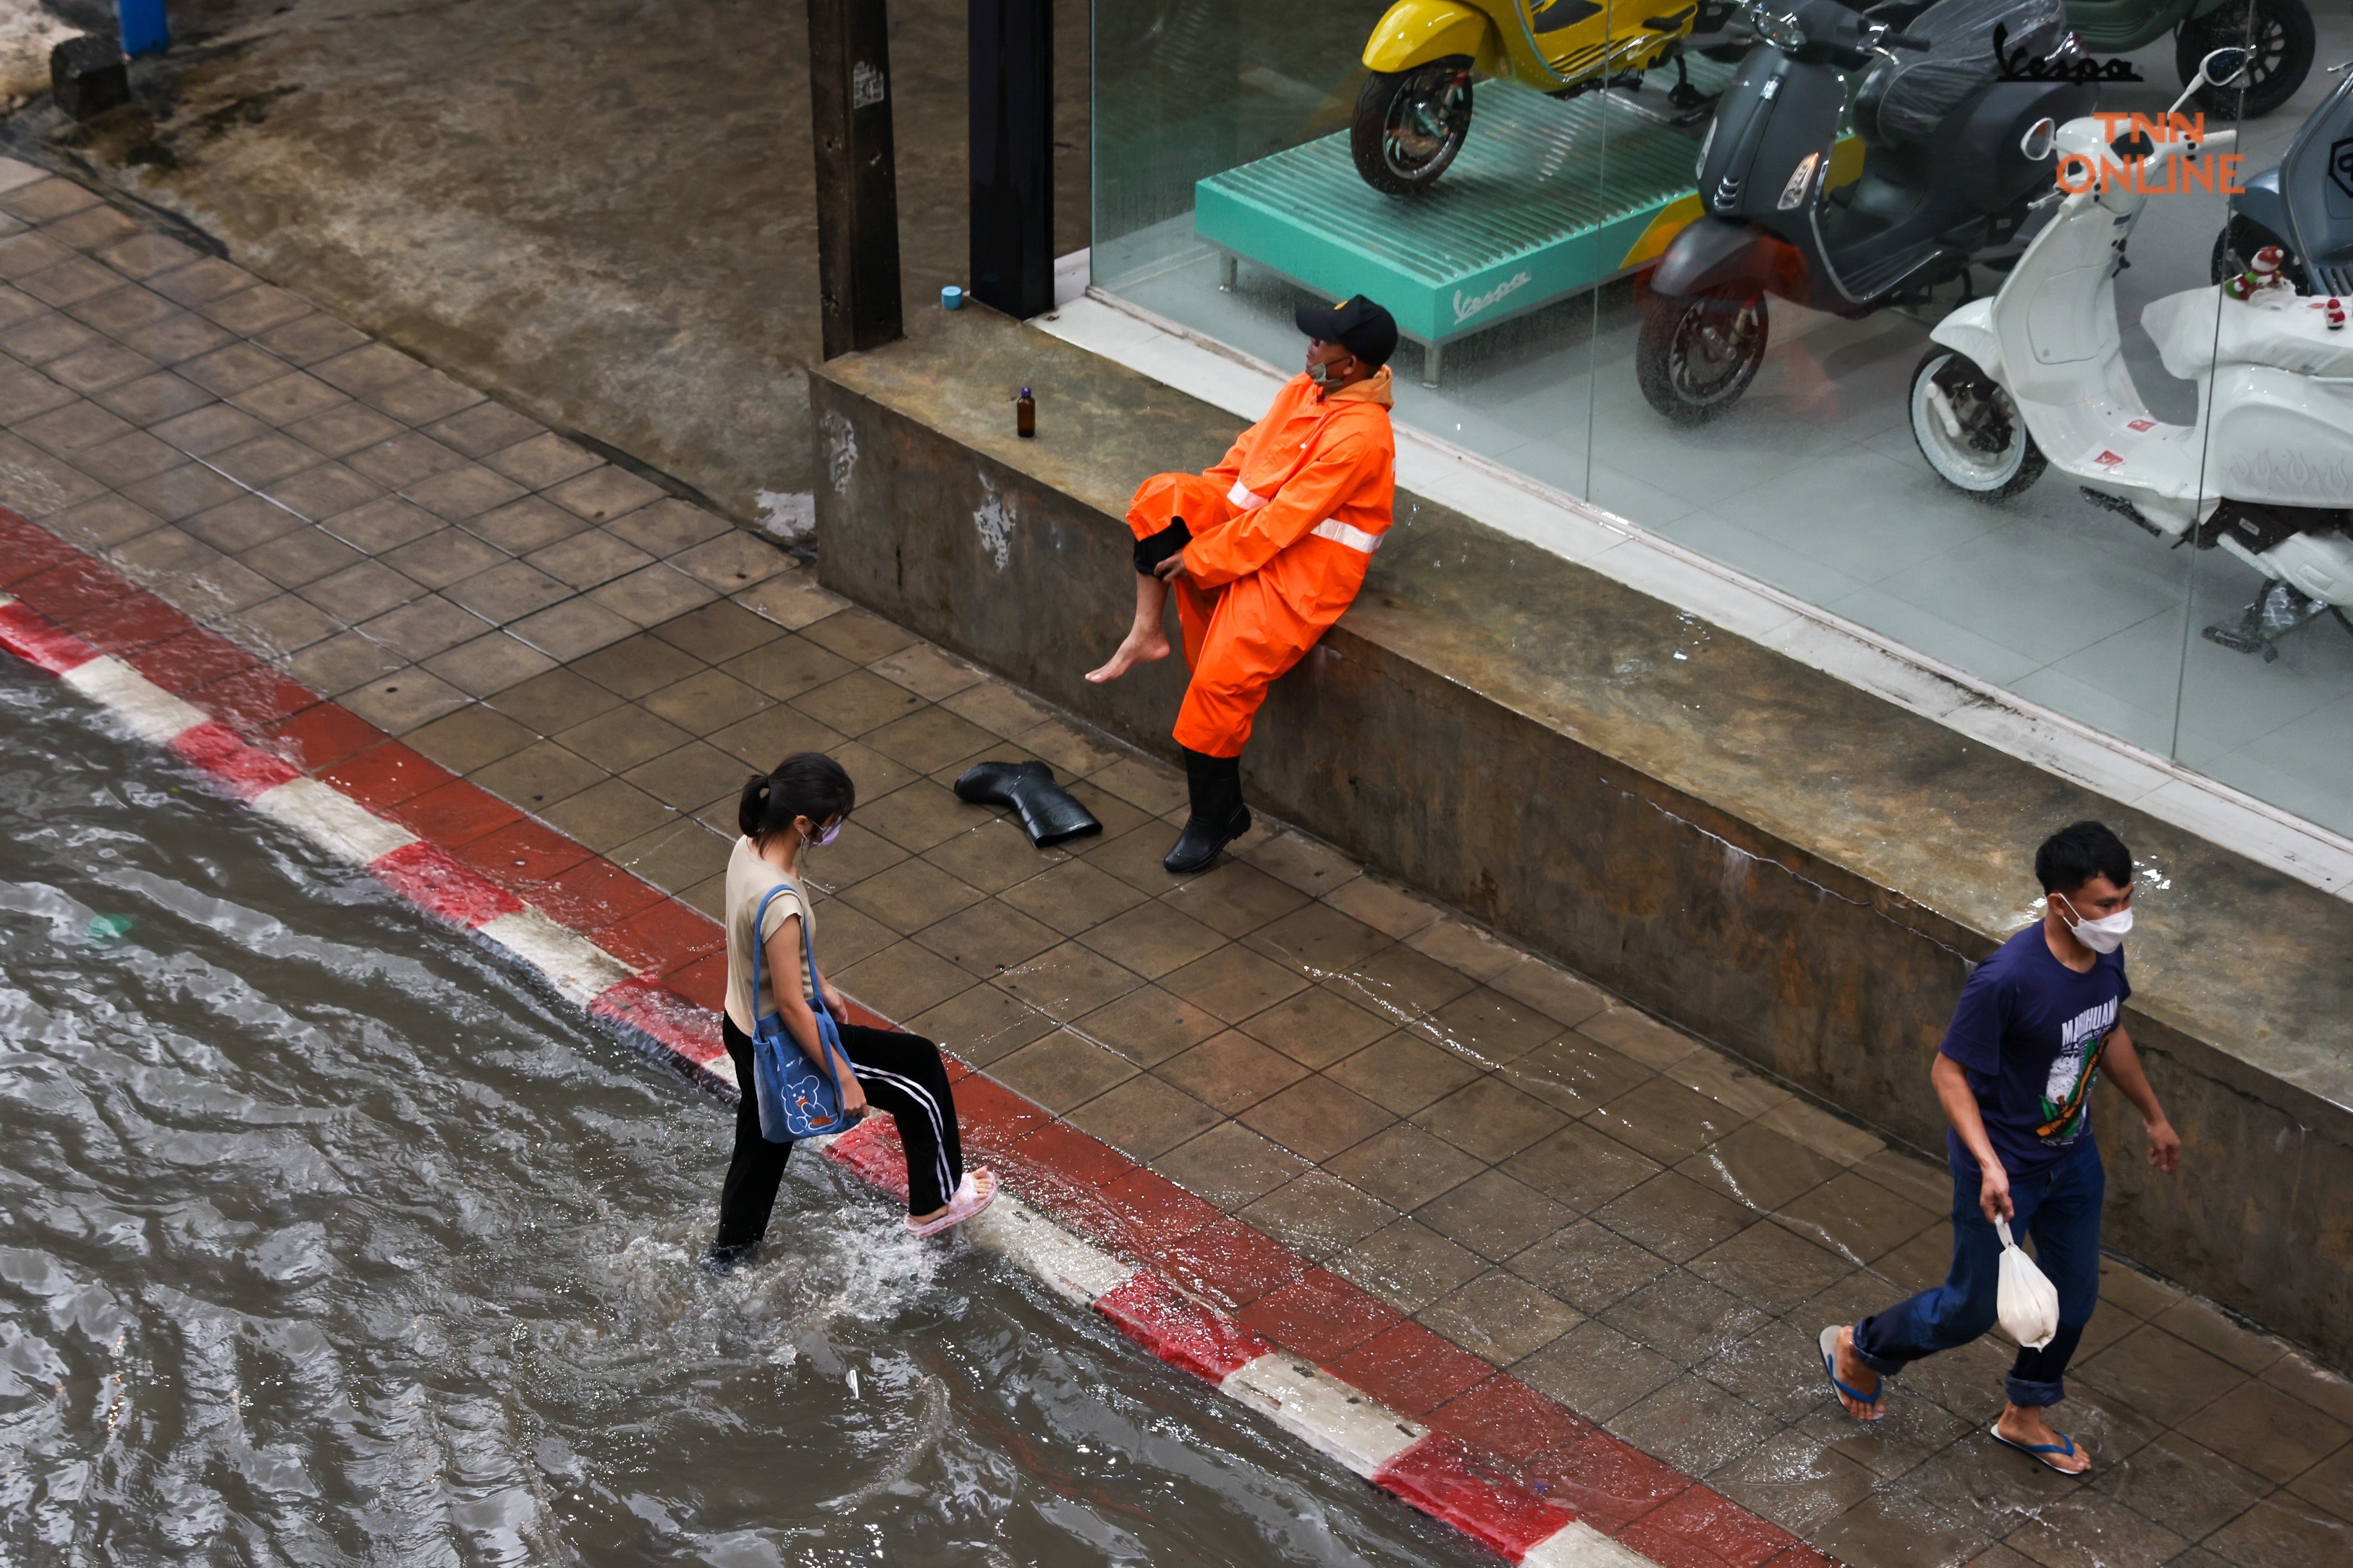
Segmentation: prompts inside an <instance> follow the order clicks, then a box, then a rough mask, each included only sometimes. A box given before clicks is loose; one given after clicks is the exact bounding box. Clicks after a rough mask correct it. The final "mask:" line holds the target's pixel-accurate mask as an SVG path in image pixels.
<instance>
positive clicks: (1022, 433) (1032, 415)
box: [1013, 386, 1038, 441]
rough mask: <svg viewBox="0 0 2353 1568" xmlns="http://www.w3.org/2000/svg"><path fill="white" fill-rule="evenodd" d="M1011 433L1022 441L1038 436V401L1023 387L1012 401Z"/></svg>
mask: <svg viewBox="0 0 2353 1568" xmlns="http://www.w3.org/2000/svg"><path fill="white" fill-rule="evenodd" d="M1013 433H1014V434H1015V435H1017V436H1019V437H1021V438H1022V439H1023V440H1025V441H1026V440H1029V438H1031V437H1035V436H1036V435H1037V434H1038V400H1037V399H1036V398H1034V397H1032V396H1030V395H1029V388H1028V387H1026V386H1025V387H1023V388H1022V389H1021V395H1020V396H1018V397H1017V398H1015V399H1014V400H1013Z"/></svg>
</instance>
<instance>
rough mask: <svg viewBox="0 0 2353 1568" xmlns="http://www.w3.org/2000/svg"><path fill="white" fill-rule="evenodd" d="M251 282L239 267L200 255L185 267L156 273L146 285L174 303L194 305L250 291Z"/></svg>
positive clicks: (247, 273) (248, 273)
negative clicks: (226, 295)
mask: <svg viewBox="0 0 2353 1568" xmlns="http://www.w3.org/2000/svg"><path fill="white" fill-rule="evenodd" d="M254 281H255V279H254V276H253V274H251V273H250V272H248V271H247V270H245V268H241V267H237V266H234V265H232V264H230V263H228V262H227V261H223V260H222V259H221V258H218V257H216V256H202V257H198V258H196V259H195V260H194V261H191V262H189V263H188V264H187V265H186V266H185V267H175V268H172V270H170V271H169V272H161V273H158V274H156V275H155V276H154V277H153V278H151V279H148V281H147V286H148V287H149V288H150V289H154V290H155V292H157V293H158V294H161V295H163V296H164V298H165V299H166V300H171V301H172V302H173V303H174V304H179V305H189V306H195V305H200V304H203V303H205V302H206V300H217V299H219V298H221V297H222V296H223V295H225V294H234V293H236V292H237V290H238V289H250V288H251V287H253V284H254Z"/></svg>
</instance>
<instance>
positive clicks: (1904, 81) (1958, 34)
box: [1854, 0, 2067, 146]
mask: <svg viewBox="0 0 2353 1568" xmlns="http://www.w3.org/2000/svg"><path fill="white" fill-rule="evenodd" d="M1997 27H2000V28H2001V29H2002V43H2001V49H2002V53H2004V54H2009V55H2016V54H2018V53H2019V52H2020V51H2021V50H2023V51H2024V52H2025V53H2026V54H2028V55H2029V56H2030V57H2031V58H2037V59H2040V58H2042V57H2043V56H2045V55H2048V54H2050V53H2051V52H2052V50H2054V49H2056V48H2058V47H2059V46H2060V43H2061V41H2062V40H2063V38H2065V37H2066V36H2067V12H2066V7H2065V5H2063V0H1936V4H1935V5H1931V6H1929V7H1928V8H1927V9H1926V11H1923V12H1922V13H1920V15H1919V16H1918V18H1917V19H1915V21H1913V22H1911V23H1909V24H1907V25H1906V26H1905V29H1904V30H1905V32H1907V33H1911V34H1914V35H1915V36H1917V37H1923V38H1926V39H1927V40H1928V41H1929V43H1930V44H1931V45H1932V46H1934V47H1930V48H1927V49H1919V50H1915V49H1901V50H1898V51H1896V53H1895V55H1894V58H1886V59H1882V60H1881V61H1880V62H1879V63H1878V64H1877V65H1875V66H1873V68H1871V72H1870V74H1869V75H1867V76H1865V77H1864V78H1863V80H1862V88H1861V89H1860V90H1858V91H1857V92H1856V94H1855V100H1854V128H1855V131H1856V132H1858V133H1859V134H1860V135H1861V136H1862V139H1863V141H1864V142H1866V143H1868V144H1870V145H1873V146H1899V145H1903V144H1905V143H1907V142H1908V143H1911V144H1913V145H1915V146H1925V145H1926V144H1928V143H1929V142H1931V141H1932V140H1933V139H1934V138H1935V137H1936V133H1937V129H1938V127H1939V126H1941V125H1942V124H1943V123H1944V121H1945V118H1946V116H1947V115H1949V114H1951V113H1952V112H1953V110H1956V109H1958V108H1959V107H1960V106H1961V104H1962V103H1963V102H1964V101H1965V100H1967V99H1968V96H1969V95H1970V94H1971V93H1973V92H1975V91H1977V90H1978V89H1979V88H1981V87H1983V86H1985V85H1986V84H1987V83H1988V82H1989V81H1992V80H1994V79H1997V78H1999V77H2000V75H2001V61H2000V58H1998V57H1997V56H1996V54H1995V52H1994V29H1995V28H1997Z"/></svg>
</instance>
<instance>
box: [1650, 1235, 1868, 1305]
mask: <svg viewBox="0 0 2353 1568" xmlns="http://www.w3.org/2000/svg"><path fill="white" fill-rule="evenodd" d="M1691 1269H1692V1272H1694V1274H1697V1275H1698V1276H1700V1278H1702V1279H1708V1280H1712V1281H1714V1282H1715V1284H1717V1285H1719V1286H1721V1287H1723V1288H1724V1289H1726V1290H1730V1291H1733V1292H1735V1293H1736V1294H1737V1295H1739V1296H1740V1298H1741V1299H1742V1300H1746V1301H1749V1302H1751V1303H1753V1304H1755V1305H1756V1306H1758V1307H1761V1308H1763V1309H1764V1310H1767V1311H1768V1312H1786V1311H1789V1310H1793V1309H1794V1308H1796V1307H1797V1305H1798V1304H1799V1302H1801V1301H1808V1300H1812V1299H1813V1298H1815V1297H1817V1296H1819V1295H1820V1294H1821V1293H1822V1292H1823V1291H1825V1290H1827V1289H1830V1288H1831V1286H1833V1285H1835V1284H1837V1283H1838V1282H1839V1281H1840V1280H1841V1279H1845V1278H1846V1277H1847V1276H1848V1275H1850V1274H1852V1273H1853V1272H1854V1265H1853V1264H1852V1263H1851V1262H1849V1261H1848V1260H1847V1259H1845V1258H1841V1257H1840V1256H1839V1255H1838V1254H1836V1253H1834V1252H1832V1251H1831V1250H1830V1249H1829V1248H1827V1247H1821V1246H1819V1245H1817V1244H1816V1243H1815V1242H1813V1241H1811V1240H1810V1239H1808V1238H1807V1237H1803V1236H1800V1235H1799V1234H1798V1233H1797V1232H1795V1231H1792V1230H1789V1229H1788V1228H1786V1227H1784V1226H1778V1225H1752V1226H1748V1227H1747V1228H1746V1229H1745V1230H1742V1231H1741V1232H1739V1233H1738V1234H1737V1235H1736V1236H1734V1237H1731V1238H1730V1239H1729V1240H1727V1241H1724V1242H1721V1243H1719V1244H1718V1245H1716V1246H1715V1247H1710V1248H1709V1249H1708V1250H1707V1251H1705V1252H1703V1253H1701V1254H1700V1255H1699V1256H1698V1257H1696V1258H1693V1259H1692V1260H1691Z"/></svg>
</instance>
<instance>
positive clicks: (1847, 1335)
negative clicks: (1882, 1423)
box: [1832, 1324, 1887, 1421]
mask: <svg viewBox="0 0 2353 1568" xmlns="http://www.w3.org/2000/svg"><path fill="white" fill-rule="evenodd" d="M1832 1360H1833V1361H1834V1363H1835V1364H1836V1365H1837V1367H1838V1380H1839V1381H1840V1382H1841V1383H1842V1384H1846V1385H1847V1387H1849V1388H1852V1389H1853V1390H1855V1391H1856V1392H1857V1393H1859V1394H1869V1395H1870V1396H1871V1397H1870V1398H1868V1399H1855V1398H1852V1397H1850V1396H1849V1395H1848V1394H1844V1393H1841V1394H1839V1396H1838V1402H1839V1403H1840V1404H1841V1405H1844V1406H1846V1413H1847V1414H1848V1415H1852V1416H1853V1417H1854V1418H1855V1419H1856V1420H1858V1421H1876V1420H1878V1419H1879V1418H1880V1417H1881V1416H1883V1415H1886V1414H1887V1405H1886V1402H1885V1401H1884V1400H1883V1399H1881V1398H1880V1397H1879V1374H1878V1373H1875V1372H1873V1371H1872V1370H1871V1368H1870V1367H1868V1366H1866V1365H1865V1364H1863V1360H1862V1357H1861V1356H1859V1355H1857V1354H1855V1352H1854V1328H1853V1325H1852V1324H1850V1325H1848V1326H1847V1327H1845V1328H1842V1329H1841V1330H1840V1331H1839V1333H1838V1351H1837V1353H1836V1354H1835V1355H1834V1356H1833V1358H1832Z"/></svg>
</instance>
